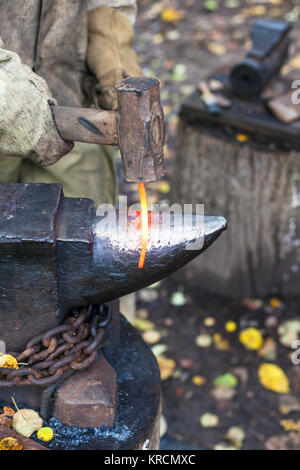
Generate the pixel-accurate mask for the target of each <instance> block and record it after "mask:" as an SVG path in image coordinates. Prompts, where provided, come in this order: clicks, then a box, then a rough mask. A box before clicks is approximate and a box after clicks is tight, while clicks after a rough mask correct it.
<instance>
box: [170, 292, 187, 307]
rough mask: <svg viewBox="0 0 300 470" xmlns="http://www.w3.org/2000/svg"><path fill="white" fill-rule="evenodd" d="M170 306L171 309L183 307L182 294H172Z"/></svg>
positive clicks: (184, 299) (184, 300) (183, 299)
mask: <svg viewBox="0 0 300 470" xmlns="http://www.w3.org/2000/svg"><path fill="white" fill-rule="evenodd" d="M170 304H171V305H173V307H183V305H185V304H186V298H185V296H184V294H183V293H182V292H180V291H177V292H173V294H172V295H171V298H170Z"/></svg>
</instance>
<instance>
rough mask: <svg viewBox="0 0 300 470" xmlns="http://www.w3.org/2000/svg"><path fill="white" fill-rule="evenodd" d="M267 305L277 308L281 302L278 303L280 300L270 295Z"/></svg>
mask: <svg viewBox="0 0 300 470" xmlns="http://www.w3.org/2000/svg"><path fill="white" fill-rule="evenodd" d="M269 305H270V307H271V308H274V309H277V308H279V307H280V305H281V303H280V300H279V299H277V297H272V298H271V299H270V300H269Z"/></svg>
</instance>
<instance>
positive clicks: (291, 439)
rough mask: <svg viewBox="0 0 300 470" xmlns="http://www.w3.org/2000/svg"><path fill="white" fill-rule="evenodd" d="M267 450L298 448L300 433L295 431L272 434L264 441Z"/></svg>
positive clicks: (299, 446)
mask: <svg viewBox="0 0 300 470" xmlns="http://www.w3.org/2000/svg"><path fill="white" fill-rule="evenodd" d="M265 448H266V449H267V450H299V448H300V435H299V434H298V433H296V432H290V433H289V434H279V435H277V436H272V437H270V438H269V439H267V440H266V442H265Z"/></svg>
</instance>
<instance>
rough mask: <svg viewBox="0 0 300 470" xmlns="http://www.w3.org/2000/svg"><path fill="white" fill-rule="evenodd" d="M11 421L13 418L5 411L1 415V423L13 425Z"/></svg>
mask: <svg viewBox="0 0 300 470" xmlns="http://www.w3.org/2000/svg"><path fill="white" fill-rule="evenodd" d="M11 421H12V419H11V418H9V416H6V414H5V413H2V414H1V415H0V424H3V425H4V426H8V427H10V426H11Z"/></svg>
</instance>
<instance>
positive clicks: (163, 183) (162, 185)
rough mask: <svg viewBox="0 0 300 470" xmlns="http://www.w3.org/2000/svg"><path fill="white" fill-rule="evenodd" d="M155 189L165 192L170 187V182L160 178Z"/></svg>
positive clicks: (167, 191)
mask: <svg viewBox="0 0 300 470" xmlns="http://www.w3.org/2000/svg"><path fill="white" fill-rule="evenodd" d="M157 189H158V191H159V192H160V193H163V194H167V193H169V192H170V189H171V187H170V183H169V182H168V181H164V180H162V181H160V182H159V183H158V184H157Z"/></svg>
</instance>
